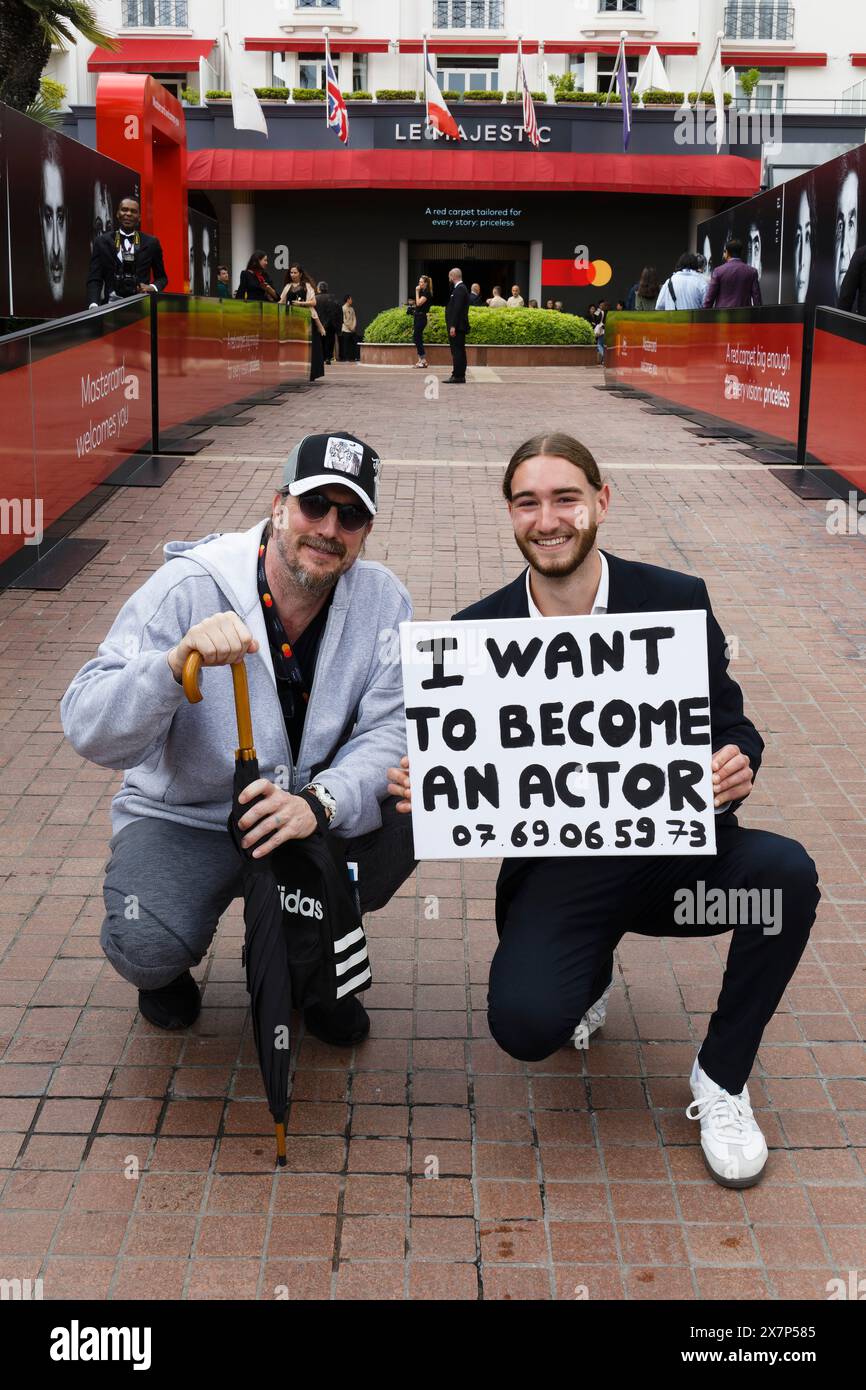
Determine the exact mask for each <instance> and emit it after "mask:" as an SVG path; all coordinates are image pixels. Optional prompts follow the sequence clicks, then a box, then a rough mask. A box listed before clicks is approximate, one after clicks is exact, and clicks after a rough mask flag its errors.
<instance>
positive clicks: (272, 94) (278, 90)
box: [253, 87, 289, 105]
mask: <svg viewBox="0 0 866 1390" xmlns="http://www.w3.org/2000/svg"><path fill="white" fill-rule="evenodd" d="M253 91H254V92H255V94H256V96H257V97H258V99H259V101H279V102H281V103H282V104H283V105H285V103H286V101H287V100H288V96H289V89H288V87H253Z"/></svg>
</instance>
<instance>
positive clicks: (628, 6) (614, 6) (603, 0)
mask: <svg viewBox="0 0 866 1390" xmlns="http://www.w3.org/2000/svg"><path fill="white" fill-rule="evenodd" d="M640 10H641V0H598V12H599V14H617V13H619V14H640Z"/></svg>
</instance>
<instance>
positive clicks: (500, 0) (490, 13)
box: [433, 0, 505, 29]
mask: <svg viewBox="0 0 866 1390" xmlns="http://www.w3.org/2000/svg"><path fill="white" fill-rule="evenodd" d="M504 25H505V3H504V0H433V28H434V29H502V28H503V27H504Z"/></svg>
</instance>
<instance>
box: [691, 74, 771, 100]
mask: <svg viewBox="0 0 866 1390" xmlns="http://www.w3.org/2000/svg"><path fill="white" fill-rule="evenodd" d="M755 71H756V72H757V68H756V69H755ZM759 76H760V74H759ZM696 101H702V102H703V103H704V105H705V106H712V104H713V102H714V101H715V97H714V96H713V94H712V92H689V105H690V106H694V104H695V102H696ZM730 104H731V94H730V92H725V105H726V106H730Z"/></svg>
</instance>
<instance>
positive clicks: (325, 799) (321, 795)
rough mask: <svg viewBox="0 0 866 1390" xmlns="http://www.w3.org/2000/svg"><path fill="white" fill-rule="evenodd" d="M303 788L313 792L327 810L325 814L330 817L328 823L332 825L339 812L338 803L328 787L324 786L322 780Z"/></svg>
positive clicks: (324, 809)
mask: <svg viewBox="0 0 866 1390" xmlns="http://www.w3.org/2000/svg"><path fill="white" fill-rule="evenodd" d="M302 790H303V791H305V792H311V793H312V795H313V796H314V797H315V798H316V800H317V801H318V803H319V805H320V806H321V807H322V809H323V811H324V812H325V815H326V816H327V817H328V824H329V825H330V823H331V821H332V820H333V819H334V816H335V815H336V814H337V803H336V801H335V800H334V798H333V797H332V796H331V793H330V792H329V791H328V789H327V787H323V786H322V784H321V782H310V783H309V784H308V785H307V786H306V787H304V788H302Z"/></svg>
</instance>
